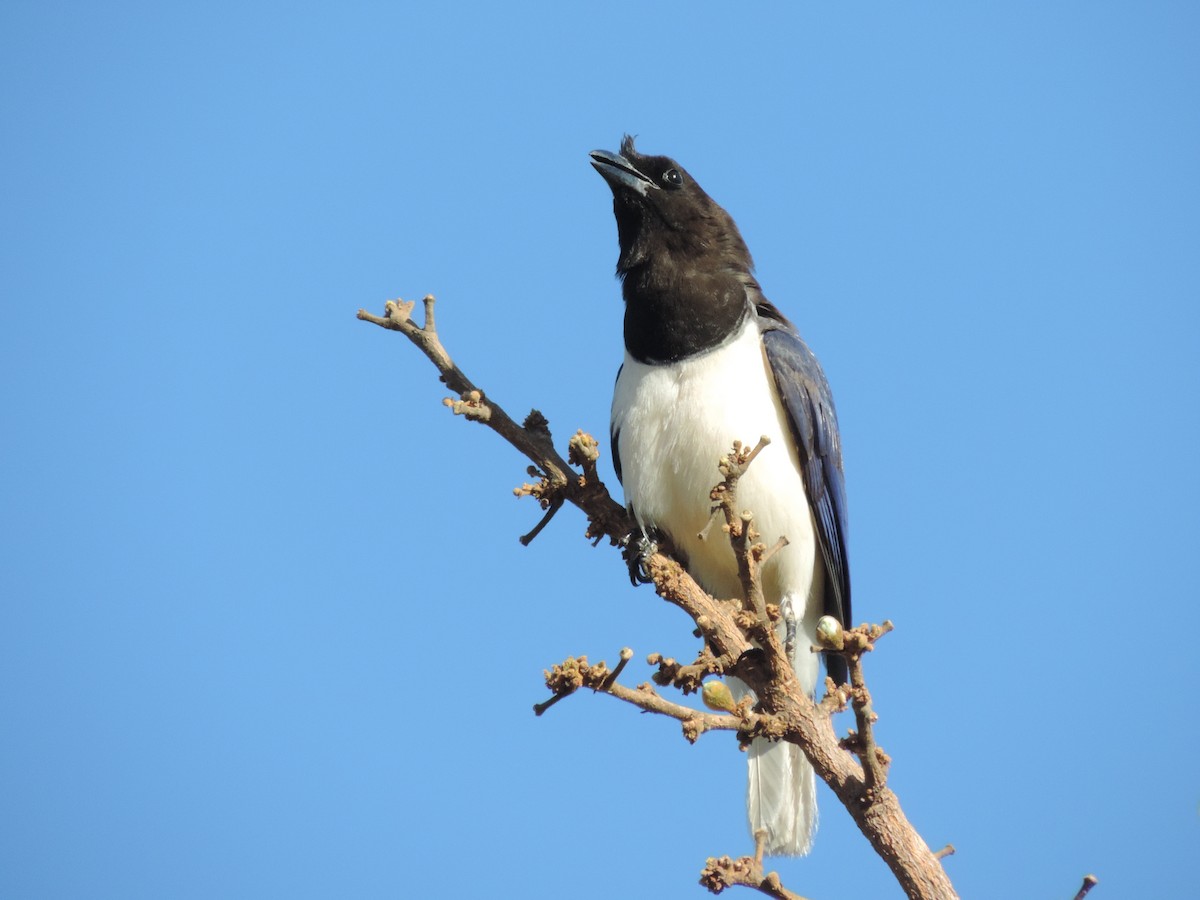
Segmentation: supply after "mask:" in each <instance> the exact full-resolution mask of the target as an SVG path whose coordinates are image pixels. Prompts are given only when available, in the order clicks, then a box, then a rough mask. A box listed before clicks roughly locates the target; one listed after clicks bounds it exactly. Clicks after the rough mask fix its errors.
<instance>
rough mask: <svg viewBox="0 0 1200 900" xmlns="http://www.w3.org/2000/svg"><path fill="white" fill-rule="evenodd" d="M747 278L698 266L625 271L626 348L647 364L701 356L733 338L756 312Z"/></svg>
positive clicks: (653, 267)
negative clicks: (745, 321)
mask: <svg viewBox="0 0 1200 900" xmlns="http://www.w3.org/2000/svg"><path fill="white" fill-rule="evenodd" d="M747 281H749V283H750V284H753V280H752V279H750V276H749V275H748V274H746V275H744V276H743V274H742V273H739V272H737V271H735V270H733V269H725V270H717V271H715V272H714V271H701V270H700V268H699V267H694V266H655V265H651V264H647V265H641V266H635V267H634V268H632V269H630V270H629V271H627V272H625V273H624V289H623V292H624V295H625V348H626V350H628V351H629V354H630V356H632V357H633V358H634V359H636V360H638V361H639V362H644V363H670V362H678V361H679V360H683V359H687V358H689V357H692V356H698V355H700V354H702V353H706V352H708V351H710V350H713V349H715V348H717V347H719V346H721V345H722V344H724V343H725V342H726V341H728V340H730V339H731V338H732V337H734V335H736V334H737V333H738V332H739V331H740V330H741V325H742V322H743V321H744V320H745V318H746V316H747V315H749V314H750V312H751V305H750V302H749V300H748V298H747V286H748V285H747Z"/></svg>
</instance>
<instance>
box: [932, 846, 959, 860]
mask: <svg viewBox="0 0 1200 900" xmlns="http://www.w3.org/2000/svg"><path fill="white" fill-rule="evenodd" d="M954 853H955V850H954V845H953V844H947V845H946V846H945V847H943V848H942V849H941V850H934V851H933V858H934V859H945V858H946V857H947V856H953V855H954Z"/></svg>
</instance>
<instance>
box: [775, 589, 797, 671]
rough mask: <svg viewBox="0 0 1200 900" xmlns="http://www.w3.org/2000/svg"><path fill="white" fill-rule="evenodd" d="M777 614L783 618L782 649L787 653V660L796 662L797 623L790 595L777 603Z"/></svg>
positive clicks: (793, 663)
mask: <svg viewBox="0 0 1200 900" xmlns="http://www.w3.org/2000/svg"><path fill="white" fill-rule="evenodd" d="M779 615H780V617H781V618H782V619H783V627H784V637H783V650H784V652H785V653H786V654H787V658H788V661H789V662H790V663H791V664H792V665H795V664H796V632H797V630H798V628H799V623H798V622H797V620H796V607H795V606H794V605H793V604H792V598H791V597H784V598H783V600H782V601H781V602H780V604H779Z"/></svg>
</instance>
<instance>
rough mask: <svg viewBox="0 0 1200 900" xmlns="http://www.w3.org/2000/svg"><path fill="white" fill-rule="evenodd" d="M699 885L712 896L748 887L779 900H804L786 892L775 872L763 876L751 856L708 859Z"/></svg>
mask: <svg viewBox="0 0 1200 900" xmlns="http://www.w3.org/2000/svg"><path fill="white" fill-rule="evenodd" d="M700 884H702V885H703V886H704V887H706V888H708V890H709V891H710V892H711V893H714V894H719V893H721V891H723V890H725V889H726V888H730V887H748V888H753V889H754V890H756V891H759V892H760V893H763V894H766V895H767V896H768V897H776V898H779V900H805V898H804V897H801V896H800V895H799V894H795V893H793V892H791V891H789V890H787V889H786V888H785V887H784V886H783V885H782V884H781V883H780V881H779V875H778V874H777V873H776V872H768V873H767V874H766V875H764V874H763V871H762V862H761V861H760V860H756V859H755V858H754V857H752V856H741V857H738V858H737V859H733V858H731V857H728V856H722V857H719V858H710V859H709V860H708V863H707V865H705V867H704V870H703V871H702V872H701V873H700Z"/></svg>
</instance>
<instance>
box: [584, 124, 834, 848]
mask: <svg viewBox="0 0 1200 900" xmlns="http://www.w3.org/2000/svg"><path fill="white" fill-rule="evenodd" d="M590 158H591V164H592V166H594V167H595V169H596V171H597V172H599V174H600V175H601V176H603V178H604V180H605V181H606V182H607V183H608V186H609V188H611V190H612V196H613V213H614V216H615V218H616V222H617V240H618V244H619V254H618V258H617V277H618V278H619V279H620V282H621V292H622V295H623V297H624V301H625V319H624V342H625V354H624V361H623V363H622V365H621V367H620V369H619V371H618V374H617V380H616V385H615V388H614V391H613V401H612V420H611V432H610V437H611V441H612V454H613V466H614V469H615V470H616V474H617V477H618V479H619V480H620V482H621V485H622V488H623V490H624V495H625V505H626V508H627V509H628V510H629V512H630V514H631V515H632V517H633V520H634V521H635V522H636V523H637V527H638V529H640V531H641V540H642V541H644V542H649V541H652V540H653V539H654V536H656V535H657V536H658V537H660V538H662V537H665V538H666V539H667V541H668V543H669V546H670V548H671V549H672V551H673V552H674V554H675V556H676V557H677V558H678V559H679V561H680V562H681V563H682V564H683V565H684V567H685V568H686V570H687V571H688V573H689V574H690V575H691V576H692V577H693V578H694V579H695V580H696V581H697V583H699V584H700V586H701V587H703V588H704V589H705V590H706V591H708V592H709V593H710V594H712V595H713V596H714V597H721V598H730V597H741V596H742V587H741V582H740V580H739V578H738V571H737V563H736V559H735V556H734V552H733V549H732V547H731V546H730V544H729V541H728V540H726V539H723V535H722V534H721V533H720V532H719V530H718V529H712V533H708V529H707V528H706V526H707V524H708V522H709V521H710V519H711V517H712V513H713V502H712V500H711V498H710V492H711V490H712V488H713V486H714V485H715V484H716V483H717V481H719V480H720V479H719V475H718V473H717V461H718V459H719V458H720V457H721V456H722V455H725V454H728V453H729V452H730V448H731V447H732V445H733V442H734V441H735V440H740V441H743V442H748V443H749V444H751V445H753V444H754V443H755V442H756V441H757V440H758V439H759V437H760V436H766V437H767V438H768V439H769V441H770V443H769V444H768V445H766V446H765V447H764V449H763V450H762V451H761V452H760V453H759V455H758V456H757V457H756V458H755V460H754V462H753V463H752V464H751V465H750V466H749V468H748V469H747V470H746V471H745V473H744V474H743V475H742V477H741V478H740V480H739V482H738V504H739V506H740V507H741V508H743V509H749V510H751V511H752V512H753V514H754V522H755V527H756V529H757V531H758V532H759V533H760V534H761V535H762V536H763V538H764V540H765V541H766V542H767V543H768V544H769V543H771V542H773V541H774V540H776V539H777V538H778V537H780V536H783V537H786V538H787V541H788V543H787V545H786V546H785V547H783V548H782V549H781V550H780V551H778V552H777V553H775V554H774V555H773V556H772V557H771V558H770V559H769V560H768V561H767V563H766V564H765V565H764V568H763V572H762V581H763V589H764V593H765V597H766V601H767V602H768V603H769V604H776V605H778V607H779V609H780V612H781V616H780V618H781V621H780V622H779V624H778V626H777V627H778V628H779V631H780V636H781V639H782V638H783V637H784V636H785V632H787V630H788V629H789V628H791V629H794V630H793V631H792V636H793V637H795V638H796V639H795V640H789V641H787V646H788V647H789V648H790V650H789V652H790V653H791V663H792V665H793V667H794V669H795V671H796V674H797V676H798V680H799V682H800V684H801V685H802V686H803V688H804V690H805V691H806V692H808V693H809V695H810V696H811V695H814V694H815V691H816V687H817V681H818V677H819V674H820V663H821V660H820V659H819V657H818V654H815V653H813V652H811V650H810V647H811V646H812V645H813V644H815V642H816V634H815V632H816V623H817V621H818V619H819V618H820V617H821V616H823V615H831V616H833V617H835V618H836V619H837V620H838V622H840V623H842V624H845V625H847V626H848V625H849V621H850V570H849V562H848V559H847V554H846V535H847V528H846V514H847V505H846V489H845V477H844V473H843V464H842V448H841V438H840V436H839V432H838V424H837V413H836V411H835V409H834V404H833V396H832V393H831V392H830V389H829V383H828V381H827V380H826V378H825V373H824V371H823V370H822V368H821V365H820V363H819V362H818V361H817V358H816V356H815V355H814V354H813V352H812V351H811V350H810V349H809V348H808V345H807V344H805V342H804V341H803V340H802V339H801V337H800V333H799V331H798V330H797V329H796V326H795V325H793V324H792V323H791V321H789V320H788V319H787V317H785V316H784V314H783V313H782V312H780V310H779V308H778V307H776V306H775V305H774V304H773V303H771V302H770V301H769V300H768V299H767V298H766V297H765V296H764V295H763V292H762V288H761V287H760V286H759V284H758V281H757V280H756V278H755V275H754V262H753V259H752V258H751V256H750V251H749V249H748V248H747V246H746V243H745V241H744V240H743V239H742V236H741V233H740V232H739V231H738V227H737V225H736V224H735V222H734V220H733V218H732V217H731V216H730V215H729V213H727V212H726V211H725V210H724V209H723V208H722V207H721V206H719V205H718V204H717V203H716V202H715V201H714V200H713V199H712V198H711V197H709V195H708V194H707V193H705V191H704V190H703V189H702V188H701V187H700V185H699V184H698V183H697V182H696V180H695V179H694V178H693V177H692V176H691V175H690V174H689V173H688V172H687V170H686V169H684V168H683V167H682V166H681V165H679V164H678V163H677V162H675V161H674V160H673V159H671V158H669V157H666V156H651V155H645V154H642V153H639V152H638V151H637V149H636V148H635V146H634V139H633V138H632V137H630V136H629V135H625V136H624V138H623V139H622V141H621V145H620V152H619V153H611V152H608V151H605V150H595V151H592V153H591V154H590ZM806 641H807V643H805V642H806ZM821 656H824V657H825V659H824V662H825V666H826V670H827V672H828V674H829V676H830V677H831V678H832V679H833V681H834V682H835V683H837V684H844V683H845V682H846V679H847V667H846V661H845V659H844V658H842V657H840V656H838V655H834V654H821ZM729 680H730V683H731V685H730V686H731V688H733V690H734V693H735V696H737V697H739V698H740V697H742V696H745V695H746V693H747V692H748V691H749V689H748V688H747V687H746V685H745V684H744V683H742V682H740V681H738V680H737V679H734V678H730V679H729ZM747 756H748V768H749V779H748V786H747V813H748V818H749V825H750V833H751V836H752V837H753V838H754V840H755V843H756V852H758V853H760V854H770V855H785V856H800V855H804V854H806V853H808V852H809V850H810V848H811V846H812V840H813V835H814V833H815V831H816V826H817V804H816V778H815V775H814V772H813V769H812V765H811V764H810V763H809V761H808V759H807V758H806V757H805V756H804V754H803V752H802V751H801V750H800V748H799V747H798V746H796V745H795V744H792V743H787V742H771V741H768V740H766V739H764V738H756V739H755V740H754V741H753V742H752V744H751V746H750V747H749V749H748V750H747Z"/></svg>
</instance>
